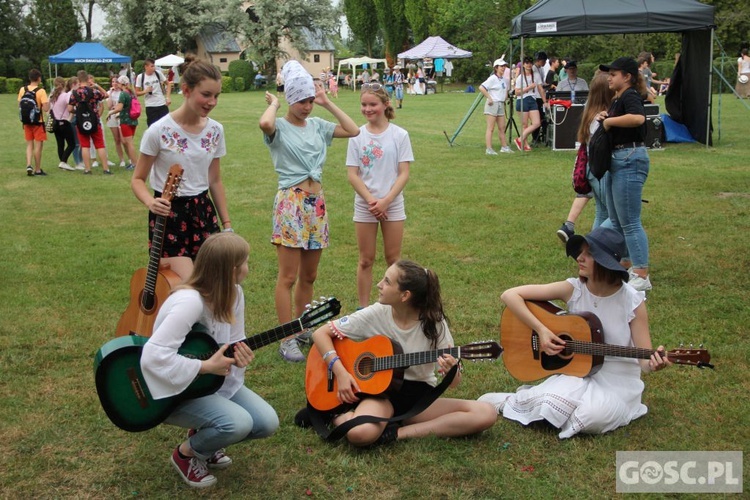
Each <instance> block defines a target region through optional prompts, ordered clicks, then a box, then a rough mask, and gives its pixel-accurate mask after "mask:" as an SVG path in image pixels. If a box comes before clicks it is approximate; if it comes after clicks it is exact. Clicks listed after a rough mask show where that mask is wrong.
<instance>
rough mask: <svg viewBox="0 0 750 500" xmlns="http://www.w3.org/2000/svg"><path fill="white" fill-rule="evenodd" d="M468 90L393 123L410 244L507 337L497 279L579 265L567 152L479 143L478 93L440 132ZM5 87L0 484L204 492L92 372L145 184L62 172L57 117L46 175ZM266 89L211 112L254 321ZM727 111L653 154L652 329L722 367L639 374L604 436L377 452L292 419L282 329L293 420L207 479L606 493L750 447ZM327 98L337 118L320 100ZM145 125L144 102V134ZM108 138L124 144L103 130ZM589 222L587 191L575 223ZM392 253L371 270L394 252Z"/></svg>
mask: <svg viewBox="0 0 750 500" xmlns="http://www.w3.org/2000/svg"><path fill="white" fill-rule="evenodd" d="M446 90H448V89H447V88H446ZM475 96H476V94H463V93H459V92H444V93H440V94H436V95H429V96H416V97H412V96H407V99H406V101H405V103H404V108H403V109H401V110H397V119H396V122H395V123H397V124H399V125H400V126H402V127H404V128H406V129H407V130H408V131H409V132H410V134H411V139H412V145H413V148H414V154H415V158H416V161H415V162H414V164H413V165H412V170H411V179H410V181H409V183H408V185H407V187H406V192H405V196H406V204H407V214H408V217H409V218H408V220H407V223H406V232H405V239H404V246H403V256H404V257H406V258H410V259H413V260H416V261H418V262H420V263H422V264H423V265H425V266H426V267H430V268H431V269H434V270H435V271H436V272H437V273H438V274H439V276H440V279H441V283H442V287H443V294H444V298H445V305H446V310H447V314H448V315H449V318H450V319H451V321H452V323H451V324H452V331H453V333H454V337H455V338H456V341H457V343H459V344H464V343H468V342H471V341H473V340H479V339H496V338H497V337H498V323H499V319H500V314H501V310H502V309H501V305H500V300H499V296H500V293H501V292H502V291H503V290H505V289H507V288H509V287H511V286H515V285H518V284H522V283H531V282H537V283H543V282H548V281H552V280H562V279H565V278H567V277H569V276H572V275H574V273H575V265H574V263H573V261H572V260H571V259H568V258H566V257H565V252H564V249H563V247H562V245H561V244H560V242H559V241H558V239H557V237H556V236H555V231H556V230H557V228H558V227H559V226H560V224H561V223H562V221H563V220H564V219H565V216H566V215H567V213H568V209H569V208H570V203H571V201H572V200H573V196H574V193H573V190H572V188H571V182H570V179H571V170H572V166H573V159H574V153H573V152H570V151H568V152H559V151H550V150H535V151H533V152H532V153H530V154H523V155H522V154H520V153H518V152H516V153H515V154H513V155H501V156H499V157H498V156H496V157H488V156H485V153H484V139H483V138H484V118H483V116H482V115H481V108H479V110H478V111H477V112H475V113H474V115H473V116H472V117H471V118H470V119H469V120H468V122H467V124H466V127H465V128H464V130H463V131H462V133H461V134H460V135H459V136H458V138H457V139H456V141H455V144H454V146H453V147H449V145H448V142H447V140H446V137H445V135H444V134H443V132H444V131H445V132H447V133H448V135H449V136H450V135H452V133H453V132H454V131H455V129H456V127H457V125H458V124H459V122H460V121H461V119H462V118H463V116H464V114H465V113H466V111H467V110H468V109H469V107H470V105H471V103H472V102H473V101H474V99H475ZM176 101H178V102H177V103H176V105H177V104H179V101H180V98H179V97H177V98H176ZM0 103H1V104H2V105H1V106H0V119H1V120H2V123H5V124H6V126H5V127H3V128H2V130H0V144H2V145H3V159H2V161H1V162H0V178H1V179H2V181H0V182H1V184H0V185H1V186H2V189H1V190H0V193H2V203H1V204H0V220H2V233H3V237H2V242H3V244H2V245H1V246H0V272H1V276H2V281H3V284H2V287H1V288H0V398H1V401H2V404H0V422H1V423H0V435H1V436H2V439H0V443H1V444H0V452H1V453H2V456H3V460H2V464H3V465H2V466H1V467H0V497H3V498H17V497H25V498H36V497H40V498H54V497H76V498H107V497H120V498H125V497H135V496H139V497H145V498H160V497H175V496H177V495H182V496H184V495H195V496H202V495H203V494H201V493H194V492H192V491H190V489H189V488H188V487H187V486H186V485H184V484H183V483H182V482H181V481H180V479H179V478H178V477H177V475H176V474H175V473H174V471H173V470H172V468H171V466H170V465H169V463H168V458H169V454H170V453H171V451H172V449H173V448H174V446H175V445H176V444H177V443H178V442H179V441H180V440H181V439H182V437H183V435H184V434H183V431H182V430H180V429H178V428H175V427H168V426H160V427H157V428H155V429H153V430H150V431H147V432H144V433H138V434H130V433H126V432H124V431H121V430H119V429H118V428H116V427H115V426H114V425H112V424H111V423H110V421H109V420H108V419H107V417H106V416H105V414H104V412H103V411H102V409H101V407H100V404H99V401H98V399H97V396H96V392H95V389H94V382H93V372H92V361H93V357H94V354H95V353H96V351H97V350H98V348H99V347H100V346H101V345H102V344H104V343H105V342H107V341H108V340H110V339H111V338H113V335H114V331H115V325H116V323H117V321H118V319H119V317H120V315H121V313H122V311H123V310H124V309H125V308H126V306H127V304H128V301H129V282H130V277H131V275H132V274H133V272H134V271H135V270H136V269H137V268H139V267H143V266H145V265H146V263H147V260H148V253H147V226H146V219H147V212H146V209H145V208H144V207H143V205H141V204H140V203H139V202H138V201H137V200H136V199H135V197H134V196H133V194H132V192H131V190H130V184H129V182H130V176H131V174H130V173H129V172H126V171H124V170H123V169H120V168H119V167H116V168H115V169H114V170H115V175H114V176H113V177H111V178H109V177H105V176H103V175H101V168H99V169H96V170H95V171H94V174H95V175H93V176H86V177H84V176H83V175H81V174H80V172H64V171H61V170H59V169H58V168H56V165H57V163H58V160H57V156H56V148H55V143H54V138H53V137H50V139H51V140H50V141H49V142H47V144H46V145H45V150H44V169H45V170H46V171H47V172H48V173H49V175H48V176H47V177H46V178H29V177H27V176H26V172H25V160H24V143H23V133H22V130H21V124H20V122H19V121H18V115H17V105H16V101H15V96H13V95H0ZM337 104H338V105H339V106H340V107H342V108H343V109H344V110H345V111H347V112H348V113H350V115H351V116H353V117H354V119H355V121H356V122H357V123H360V124H361V123H364V119H363V118H362V116H361V115H360V114H359V106H358V99H357V94H353V93H351V92H346V91H341V92H340V97H339V99H338V101H337ZM662 104H663V102H662ZM284 108H285V106H284ZM264 109H265V104H264V102H263V96H262V94H261V93H260V92H251V93H243V94H227V95H222V96H221V98H220V104H219V106H218V107H217V109H216V110H215V111H214V112H213V114H212V117H213V118H215V119H217V120H219V121H220V122H221V123H223V125H224V127H225V130H226V135H227V148H228V154H227V156H226V157H225V158H224V159H223V160H222V174H223V178H224V184H225V186H226V191H227V199H228V204H229V210H230V215H231V219H232V222H233V226H234V228H235V230H236V231H237V232H238V233H239V234H241V235H242V236H244V237H245V238H246V239H247V240H248V241H249V242H250V244H251V247H252V251H251V256H250V263H251V265H250V274H249V275H248V277H247V279H246V281H245V283H244V288H245V296H246V299H247V317H246V322H247V325H246V327H247V331H248V333H255V332H260V331H263V330H266V329H268V328H271V327H273V326H275V323H276V315H275V312H274V304H273V287H274V283H275V276H276V269H277V265H276V256H275V251H274V248H273V246H272V245H271V244H270V243H269V238H270V222H271V207H272V202H273V197H274V194H275V190H276V181H277V178H276V175H275V172H274V170H273V167H272V164H271V161H270V156H269V153H268V151H267V149H266V147H265V146H264V145H263V143H262V137H261V132H260V130H259V128H258V125H257V123H258V118H259V117H260V114H261V112H262V111H263V110H264ZM721 113H722V116H721V118H722V128H721V132H722V134H721V141H720V143H718V144H716V146H715V147H713V148H709V149H707V148H705V146H702V145H699V144H667V145H666V147H665V149H664V150H662V151H654V152H652V153H651V155H650V156H651V173H650V176H649V179H648V182H647V184H646V186H645V190H644V198H645V199H647V200H648V202H649V203H648V204H646V205H644V210H643V222H644V226H645V228H646V232H647V233H648V236H649V239H650V245H651V273H652V274H651V280H652V282H653V284H654V289H653V291H651V292H650V293H649V296H648V299H649V300H648V307H649V315H650V318H651V332H652V338H653V341H654V343H655V344H659V343H663V344H666V345H667V346H668V348H672V347H676V346H677V345H678V344H679V343H680V342H684V343H685V344H688V343H694V344H696V345H697V344H700V343H704V344H705V345H706V346H707V348H708V349H709V350H710V352H711V354H712V356H713V362H714V363H715V365H716V370H715V371H710V370H698V369H693V368H683V367H674V368H673V369H670V370H667V371H664V372H660V373H658V374H655V375H651V376H646V377H645V379H646V391H645V394H644V402H645V404H646V405H647V406H648V407H649V413H648V414H647V415H646V416H644V417H643V418H641V419H639V420H637V421H635V422H633V423H632V424H631V425H629V426H627V427H625V428H622V429H619V430H617V431H615V432H612V433H609V434H606V435H603V436H597V437H590V436H581V437H576V438H573V439H569V440H565V441H560V440H558V439H557V435H556V433H554V432H549V431H540V430H534V429H525V428H523V427H521V426H520V425H518V424H516V423H514V422H510V421H506V420H503V419H501V420H499V421H498V422H497V424H496V425H495V426H494V427H493V428H492V429H491V430H489V431H487V432H485V433H483V434H482V435H479V436H476V437H472V438H468V439H451V440H448V439H438V438H428V439H422V440H417V441H411V442H399V443H397V444H395V445H393V446H389V447H385V448H381V449H376V450H371V451H362V450H356V449H353V448H351V447H349V446H348V445H346V444H343V443H341V444H335V445H328V444H325V443H323V442H322V441H320V440H319V439H318V438H317V437H316V436H315V435H314V433H313V432H312V431H307V430H302V429H298V428H296V427H295V426H294V425H293V417H294V414H295V412H296V411H297V410H298V409H299V408H300V407H302V406H303V405H304V403H305V397H304V365H303V364H295V365H292V364H288V363H286V362H283V361H282V360H281V359H280V357H279V355H278V353H277V351H276V345H272V346H269V347H266V348H265V349H262V350H259V351H258V353H257V358H256V361H255V362H254V363H253V364H252V365H251V367H250V369H249V370H248V374H247V378H246V383H247V385H248V386H249V387H251V388H252V389H253V390H255V391H256V392H258V393H260V394H261V395H262V396H263V397H265V398H266V399H267V400H268V401H269V402H270V403H271V404H272V405H273V406H274V408H276V410H277V411H278V413H279V416H280V418H281V427H280V429H279V431H278V432H277V434H276V435H275V436H273V437H271V438H269V439H265V440H261V441H255V442H248V443H243V444H240V445H237V446H233V447H231V448H230V449H229V454H230V455H231V456H232V457H233V459H234V461H235V464H234V465H233V466H232V468H230V469H229V470H227V471H223V472H219V473H218V474H217V477H218V479H219V483H218V485H217V486H216V487H214V488H212V489H210V490H209V491H208V492H207V493H204V494H205V495H207V496H209V495H210V496H215V497H222V498H229V497H250V498H281V497H283V498H290V497H297V498H301V497H305V496H306V492H308V490H309V492H311V493H312V495H313V496H315V497H317V498H340V497H347V498H410V497H423V498H426V497H430V498H499V497H506V498H532V497H538V498H558V497H560V498H564V497H572V496H577V497H581V498H589V497H610V496H614V493H615V452H616V451H618V450H743V449H744V447H745V446H746V445H747V443H748V442H750V430H749V429H750V417H748V414H747V411H746V407H747V404H746V403H741V400H740V398H741V397H742V396H741V395H742V394H747V393H748V392H749V391H750V382H748V380H750V368H749V367H748V353H749V352H750V341H748V329H747V325H748V324H749V323H750V308H749V307H748V306H747V301H746V297H747V292H748V288H749V285H750V279H748V272H749V271H750V258H748V243H749V242H750V238H748V231H749V230H750V166H748V160H747V158H748V155H747V149H748V148H747V130H748V127H747V122H748V119H750V114H749V113H748V112H747V110H745V108H744V107H742V106H741V105H740V104H739V103H738V102H737V101H736V99H733V98H728V97H727V96H724V99H723V103H722V110H721ZM317 114H318V115H319V116H323V117H330V115H327V113H326V112H325V111H324V110H320V109H319V110H317ZM714 116H715V117H716V112H715V113H714ZM714 124H715V125H716V121H715V120H714ZM144 128H145V120H142V125H141V126H139V130H138V134H137V136H136V138H137V139H138V142H139V139H140V136H141V134H142V132H143V129H144ZM107 134H109V132H107ZM108 142H109V147H110V157H114V156H115V155H114V149H113V148H114V146H113V144H112V142H111V137H110V136H108ZM346 145H347V143H346V141H343V140H336V141H334V145H333V146H332V147H331V148H330V150H329V153H328V162H327V166H326V169H325V171H324V184H325V188H326V196H327V199H328V204H329V211H330V222H331V247H330V248H329V249H328V250H326V251H325V253H324V256H323V259H322V262H321V266H320V270H319V275H318V281H317V284H316V293H317V294H320V295H333V296H336V297H337V298H338V299H339V300H340V301H341V302H342V303H343V307H344V311H351V310H353V309H354V307H355V306H356V283H355V269H356V263H357V246H356V240H355V236H354V226H353V223H352V221H351V217H352V202H353V190H352V188H351V187H350V186H349V184H348V182H347V180H346V169H345V161H344V160H345V154H346ZM592 221H593V204H591V205H590V206H589V207H588V208H587V209H586V211H585V212H584V214H583V216H582V217H581V219H580V220H579V223H578V226H577V227H578V229H579V231H582V232H585V229H586V228H588V227H590V225H591V222H592ZM381 254H382V252H379V261H378V262H377V264H376V269H375V273H376V276H377V275H380V274H382V272H383V271H384V264H383V262H382V255H381ZM519 385H520V383H518V382H517V381H515V380H514V379H512V378H511V377H510V376H509V375H508V374H507V372H506V370H505V368H504V366H503V363H502V361H497V362H494V363H478V364H471V363H467V366H466V372H465V376H464V382H463V384H462V385H461V386H460V387H459V388H457V389H455V390H453V391H450V392H449V395H451V396H455V397H465V398H476V397H478V396H480V395H481V394H483V393H485V392H490V391H511V390H513V389H514V388H516V387H517V386H519ZM745 485H746V487H745V491H747V482H745Z"/></svg>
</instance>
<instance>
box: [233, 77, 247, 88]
mask: <svg viewBox="0 0 750 500" xmlns="http://www.w3.org/2000/svg"><path fill="white" fill-rule="evenodd" d="M234 90H235V91H237V92H244V91H245V79H244V78H242V77H241V76H238V77H235V79H234Z"/></svg>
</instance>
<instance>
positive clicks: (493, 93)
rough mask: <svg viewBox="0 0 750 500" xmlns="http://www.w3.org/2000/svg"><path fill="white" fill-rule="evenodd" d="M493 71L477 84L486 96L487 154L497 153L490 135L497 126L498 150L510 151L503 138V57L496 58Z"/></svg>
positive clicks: (504, 88)
mask: <svg viewBox="0 0 750 500" xmlns="http://www.w3.org/2000/svg"><path fill="white" fill-rule="evenodd" d="M492 67H493V73H492V74H491V75H490V77H489V78H487V80H485V81H484V83H482V84H481V85H480V86H479V92H481V93H482V95H484V96H485V97H486V98H487V102H486V103H485V105H484V116H485V118H486V121H487V128H486V129H485V133H484V144H485V147H486V149H485V153H486V154H488V155H497V151H495V150H494V149H492V135H493V134H494V132H495V126H497V134H498V137H499V139H500V144H501V147H500V152H501V153H512V152H513V151H511V149H510V148H509V147H508V140H507V139H506V138H505V101H506V99H507V98H508V81H507V80H506V79H505V70H506V69H507V68H508V63H507V62H505V59H503V58H500V59H497V60H496V61H495V62H494V63H493V65H492Z"/></svg>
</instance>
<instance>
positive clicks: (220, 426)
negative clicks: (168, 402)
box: [164, 386, 279, 460]
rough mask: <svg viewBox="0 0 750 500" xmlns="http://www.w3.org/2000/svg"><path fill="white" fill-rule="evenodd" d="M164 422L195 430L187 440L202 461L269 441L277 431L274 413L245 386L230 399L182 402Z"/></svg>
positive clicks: (276, 420) (197, 399)
mask: <svg viewBox="0 0 750 500" xmlns="http://www.w3.org/2000/svg"><path fill="white" fill-rule="evenodd" d="M164 422H165V423H167V424H172V425H177V426H179V427H185V428H187V429H190V428H192V429H196V430H198V432H197V433H196V434H194V435H193V437H191V438H190V448H191V449H192V450H193V452H195V455H196V456H197V457H198V458H201V459H203V460H207V459H209V458H211V456H212V455H213V454H214V452H216V451H217V450H219V449H221V448H226V447H227V446H229V445H231V444H234V443H239V442H240V441H244V440H246V439H259V438H264V437H268V436H270V435H271V434H273V433H274V432H275V431H276V429H278V428H279V417H278V415H276V411H275V410H274V409H273V408H272V407H271V405H269V404H268V403H266V402H265V401H264V400H263V398H261V397H260V396H258V395H257V394H255V393H254V392H253V391H251V390H250V389H248V388H247V387H245V386H242V387H240V389H239V390H238V391H237V393H236V394H235V395H234V396H232V397H231V398H230V399H227V398H225V397H224V396H219V395H217V394H211V395H210V396H204V397H202V398H196V399H189V400H187V401H184V402H183V403H181V404H180V405H179V406H178V407H177V408H176V409H175V410H174V411H173V412H172V414H171V415H170V416H169V417H168V418H167V419H166V420H165V421H164Z"/></svg>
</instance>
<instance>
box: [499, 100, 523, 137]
mask: <svg viewBox="0 0 750 500" xmlns="http://www.w3.org/2000/svg"><path fill="white" fill-rule="evenodd" d="M515 103H516V95H515V93H513V94H512V95H511V96H510V111H509V112H507V113H505V117H506V118H507V120H506V123H505V137H506V138H507V140H508V144H510V143H511V141H513V133H512V132H511V133H509V132H508V131H509V130H511V127H513V129H514V130H515V131H516V135H517V136H518V137H521V134H520V132H518V125H516V120H515V118H513V109H514V108H515V107H516V105H515ZM503 106H505V104H503Z"/></svg>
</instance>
